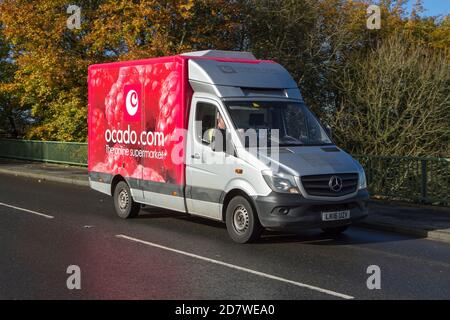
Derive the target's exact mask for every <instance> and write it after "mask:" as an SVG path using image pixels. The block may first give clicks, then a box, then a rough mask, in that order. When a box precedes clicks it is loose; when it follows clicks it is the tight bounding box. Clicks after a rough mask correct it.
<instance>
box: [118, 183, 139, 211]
mask: <svg viewBox="0 0 450 320" xmlns="http://www.w3.org/2000/svg"><path fill="white" fill-rule="evenodd" d="M114 207H115V209H116V213H117V215H118V216H119V217H121V218H122V219H130V218H134V217H137V216H138V214H139V210H140V209H141V205H140V204H139V203H137V202H135V201H134V200H133V197H132V196H131V191H130V187H129V186H128V184H127V183H126V182H125V181H120V182H119V183H118V184H117V185H116V187H115V189H114Z"/></svg>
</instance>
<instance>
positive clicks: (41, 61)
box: [0, 0, 450, 155]
mask: <svg viewBox="0 0 450 320" xmlns="http://www.w3.org/2000/svg"><path fill="white" fill-rule="evenodd" d="M372 2H373V1H365V0H364V1H350V0H318V1H317V0H214V1H213V0H140V1H126V0H123V1H120V0H119V1H107V0H105V1H96V0H77V1H71V2H69V1H62V0H52V1H49V0H37V1H28V0H3V1H0V76H1V78H0V133H3V134H4V135H5V134H6V135H8V136H12V137H26V138H31V139H43V140H65V141H85V140H86V137H87V123H86V117H87V83H86V77H87V67H88V66H89V65H90V64H94V63H100V62H107V61H117V60H129V59H138V58H147V57H155V56H164V55H171V54H177V53H182V52H187V51H194V50H204V49H224V50H247V51H252V52H253V53H254V54H255V55H256V56H257V57H258V58H267V59H274V60H277V61H278V62H280V63H281V64H283V65H284V66H286V67H287V69H288V70H289V71H290V72H291V73H292V74H293V76H294V78H295V79H296V80H297V82H298V84H299V86H300V89H301V91H302V93H303V96H304V99H305V101H306V102H307V103H308V105H310V106H311V108H312V109H313V111H315V113H316V114H318V115H319V116H320V117H321V118H322V119H323V120H324V121H327V122H328V123H330V124H332V125H333V129H334V132H335V138H336V140H337V142H338V143H340V144H341V145H342V146H344V147H345V148H346V149H348V150H349V151H352V152H355V153H362V152H365V153H370V152H371V150H372V151H374V152H377V153H379V154H393V153H394V154H407V155H430V154H433V155H448V154H449V144H450V142H449V141H450V120H449V119H450V117H448V116H445V115H448V114H450V106H449V90H448V85H449V81H450V79H449V72H448V71H449V70H448V68H449V48H450V20H449V18H448V17H427V18H423V17H422V15H421V10H422V8H421V4H420V1H418V2H417V4H416V5H415V7H414V10H413V11H412V13H407V12H406V9H405V8H406V6H405V1H402V0H398V1H394V0H381V1H379V3H380V6H381V14H382V20H381V21H382V22H381V23H382V26H381V29H380V30H368V29H367V27H366V20H367V17H368V14H367V12H366V10H367V7H368V5H369V4H370V3H372ZM70 4H76V5H77V6H79V7H81V28H80V29H69V28H68V27H67V19H68V17H69V16H70V14H68V13H67V7H68V6H69V5H70ZM405 55H406V56H405ZM389 64H392V65H389ZM398 83H401V84H402V85H397V86H396V84H398ZM392 90H397V91H395V92H394V91H392ZM366 93H367V94H366ZM412 93H416V94H415V95H414V94H412ZM419 93H420V96H419ZM374 101H377V102H376V103H375V102H374ZM374 117H375V118H374ZM376 123H378V124H376ZM366 129H367V130H366ZM349 130H350V131H351V134H348V132H349ZM377 130H379V131H377ZM368 134H369V135H370V139H367V138H366V136H367V135H368ZM396 137H401V139H402V143H401V144H400V145H399V144H398V143H394V142H395V139H396ZM364 142H366V144H365V143H364ZM367 143H369V144H367Z"/></svg>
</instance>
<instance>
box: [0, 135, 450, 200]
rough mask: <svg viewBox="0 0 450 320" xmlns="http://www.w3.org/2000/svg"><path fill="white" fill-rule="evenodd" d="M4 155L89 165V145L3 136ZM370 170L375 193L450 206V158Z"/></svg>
mask: <svg viewBox="0 0 450 320" xmlns="http://www.w3.org/2000/svg"><path fill="white" fill-rule="evenodd" d="M0 157H2V158H11V159H22V160H33V161H42V162H53V163H62V164H70V165H78V166H86V165H87V144H86V143H76V142H56V141H36V140H14V139H0ZM355 158H356V159H358V161H359V162H360V163H361V164H362V166H363V167H364V169H365V171H366V176H367V182H368V186H369V190H370V193H371V195H372V196H380V197H385V198H387V199H398V200H406V201H413V202H420V203H430V204H439V205H446V206H449V205H450V159H448V158H431V157H426V158H421V157H396V156H372V155H365V156H355Z"/></svg>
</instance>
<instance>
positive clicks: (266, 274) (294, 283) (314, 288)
mask: <svg viewBox="0 0 450 320" xmlns="http://www.w3.org/2000/svg"><path fill="white" fill-rule="evenodd" d="M116 237H117V238H122V239H126V240H130V241H133V242H137V243H141V244H145V245H148V246H152V247H156V248H159V249H163V250H167V251H171V252H175V253H179V254H182V255H185V256H188V257H192V258H195V259H199V260H203V261H207V262H210V263H215V264H218V265H221V266H225V267H228V268H232V269H236V270H240V271H244V272H248V273H251V274H254V275H257V276H260V277H264V278H267V279H272V280H277V281H281V282H285V283H289V284H292V285H294V286H297V287H302V288H306V289H310V290H314V291H318V292H321V293H325V294H328V295H331V296H335V297H339V298H343V299H354V297H352V296H349V295H346V294H343V293H339V292H335V291H331V290H327V289H323V288H319V287H316V286H311V285H309V284H305V283H301V282H297V281H293V280H289V279H286V278H282V277H278V276H274V275H271V274H268V273H264V272H260V271H256V270H252V269H248V268H244V267H240V266H236V265H234V264H231V263H226V262H223V261H219V260H215V259H211V258H207V257H203V256H199V255H196V254H193V253H190V252H186V251H182V250H177V249H173V248H169V247H166V246H162V245H160V244H156V243H153V242H148V241H144V240H140V239H136V238H133V237H129V236H126V235H123V234H118V235H116Z"/></svg>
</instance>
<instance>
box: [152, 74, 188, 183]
mask: <svg viewBox="0 0 450 320" xmlns="http://www.w3.org/2000/svg"><path fill="white" fill-rule="evenodd" d="M166 67H167V66H166ZM180 91H181V84H180V74H179V72H178V71H172V72H171V73H170V74H169V75H168V76H167V78H166V79H165V80H164V82H163V83H162V85H161V92H160V99H159V116H158V119H157V122H156V131H160V132H163V133H164V136H165V141H164V146H165V149H166V151H167V156H166V158H165V159H164V161H163V164H164V169H165V170H164V171H165V176H166V180H170V181H174V182H179V181H176V180H177V179H176V178H179V177H180V174H178V172H176V169H177V167H178V165H175V164H174V163H173V159H172V158H171V154H172V150H173V148H174V146H175V143H176V142H175V141H172V140H173V139H174V138H175V135H174V133H175V128H176V127H177V126H180V122H181V120H182V116H183V115H182V108H181V101H180Z"/></svg>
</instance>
